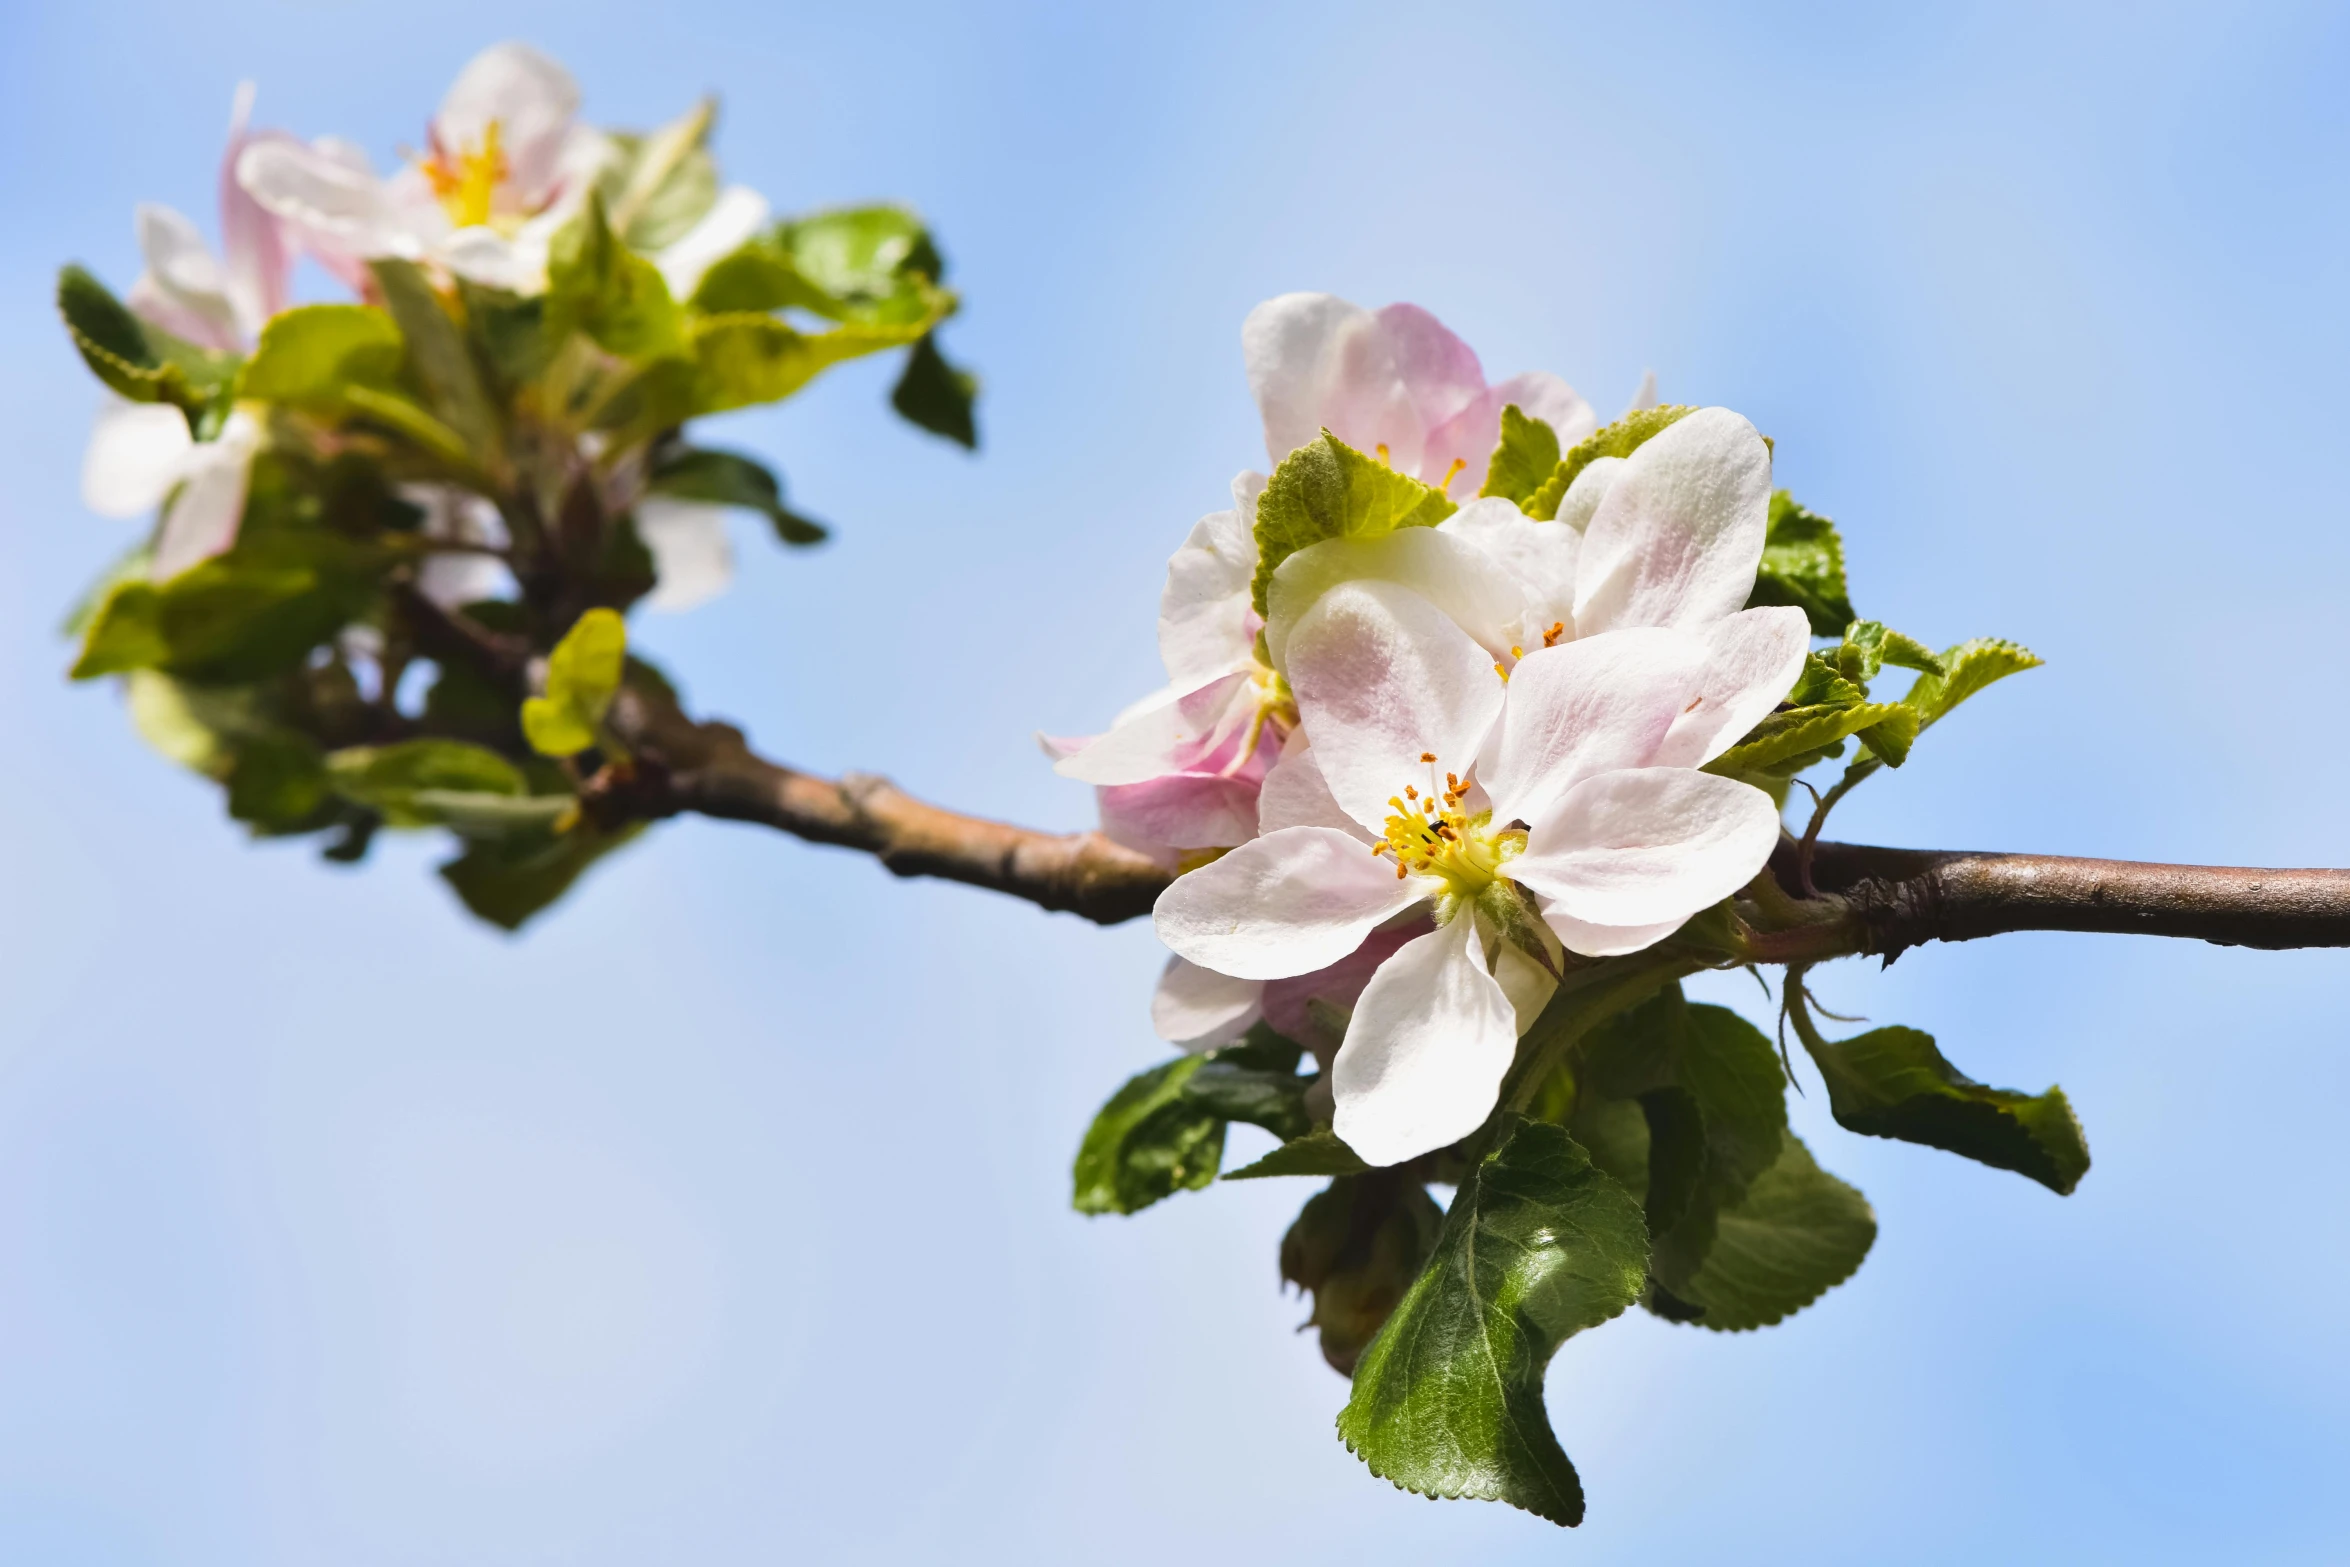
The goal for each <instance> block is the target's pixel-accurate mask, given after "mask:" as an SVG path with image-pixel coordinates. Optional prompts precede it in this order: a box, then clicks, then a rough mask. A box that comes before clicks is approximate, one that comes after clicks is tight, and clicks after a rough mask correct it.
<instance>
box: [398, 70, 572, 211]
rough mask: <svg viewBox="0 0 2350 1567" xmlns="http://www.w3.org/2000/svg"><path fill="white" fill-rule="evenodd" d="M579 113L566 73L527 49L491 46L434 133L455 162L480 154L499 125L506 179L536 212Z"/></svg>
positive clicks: (463, 79) (465, 74) (461, 81)
mask: <svg viewBox="0 0 2350 1567" xmlns="http://www.w3.org/2000/svg"><path fill="white" fill-rule="evenodd" d="M578 113H579V84H578V83H577V82H575V81H573V80H572V79H571V73H570V72H569V71H566V70H565V69H563V67H562V66H560V65H557V64H556V63H555V62H554V61H552V60H550V59H548V58H547V57H546V56H545V55H543V54H541V53H539V52H538V51H537V50H536V49H533V48H531V47H530V46H529V45H528V44H519V43H503V44H493V45H491V46H490V47H489V48H487V49H484V50H483V51H482V52H481V53H479V54H477V55H475V56H474V57H473V59H472V60H471V61H470V62H468V63H467V65H466V67H465V69H464V70H463V71H460V72H459V73H458V75H457V80H456V82H455V84H453V85H452V86H451V87H450V88H449V95H448V96H447V97H445V98H443V99H442V100H441V110H440V113H439V114H437V115H435V116H434V117H433V131H434V134H435V135H436V136H437V137H438V138H439V140H440V145H441V150H442V151H444V152H445V153H447V154H448V155H450V156H452V157H453V156H455V155H457V154H459V153H463V152H475V151H479V150H480V149H481V147H482V144H483V142H484V141H485V139H486V138H487V137H488V135H489V127H490V122H491V121H493V120H495V121H496V122H497V125H498V146H499V150H500V151H501V152H502V153H504V154H505V157H506V166H507V169H508V171H509V173H508V175H507V180H508V182H509V183H510V184H511V185H512V186H513V187H514V189H515V192H516V194H517V195H518V197H519V198H520V199H521V202H522V204H523V205H524V206H525V207H527V208H535V207H536V206H538V205H539V203H540V201H541V200H542V199H543V196H544V193H545V191H546V188H547V187H548V186H549V185H551V184H552V183H553V182H554V177H555V172H556V169H557V167H558V166H559V164H560V162H561V159H562V156H563V151H564V141H565V139H566V136H567V134H568V133H569V131H570V129H571V122H572V120H573V118H574V117H575V116H577V115H578Z"/></svg>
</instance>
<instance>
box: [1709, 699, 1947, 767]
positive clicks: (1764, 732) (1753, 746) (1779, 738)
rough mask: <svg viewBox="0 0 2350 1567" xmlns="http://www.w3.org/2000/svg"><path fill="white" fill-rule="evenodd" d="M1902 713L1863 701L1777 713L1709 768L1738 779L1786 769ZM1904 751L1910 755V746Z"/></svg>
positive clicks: (1891, 704)
mask: <svg viewBox="0 0 2350 1567" xmlns="http://www.w3.org/2000/svg"><path fill="white" fill-rule="evenodd" d="M1899 713H1900V704H1898V703H1894V702H1863V703H1861V704H1859V705H1858V706H1856V707H1832V706H1821V707H1798V708H1792V709H1790V710H1788V711H1787V712H1784V713H1773V714H1772V715H1771V716H1770V717H1768V718H1766V719H1764V720H1763V721H1762V722H1761V723H1759V724H1757V725H1755V726H1754V729H1753V731H1752V732H1751V733H1749V734H1748V735H1747V737H1746V738H1745V739H1743V740H1741V741H1739V742H1738V743H1737V744H1736V745H1734V746H1732V747H1731V748H1730V749H1729V750H1727V751H1724V752H1723V753H1722V754H1721V755H1720V756H1717V757H1715V758H1714V759H1713V760H1712V761H1711V762H1709V763H1707V764H1706V771H1707V772H1713V773H1720V774H1722V775H1723V776H1724V777H1728V778H1735V777H1737V776H1738V775H1739V774H1741V773H1753V772H1761V771H1764V770H1766V769H1777V770H1782V771H1783V770H1784V764H1785V763H1787V762H1788V761H1790V760H1792V759H1795V758H1798V757H1805V756H1808V755H1810V754H1811V753H1813V752H1816V751H1818V750H1820V749H1822V748H1823V747H1826V746H1831V745H1834V744H1835V743H1836V742H1837V741H1839V740H1842V739H1844V738H1846V737H1847V736H1849V735H1856V734H1858V733H1860V732H1861V731H1862V730H1864V729H1867V728H1870V727H1871V726H1872V725H1876V724H1881V723H1883V722H1885V721H1886V720H1887V719H1890V718H1894V717H1896V716H1898V715H1899ZM1903 754H1904V755H1906V754H1907V749H1906V747H1905V748H1904V750H1903Z"/></svg>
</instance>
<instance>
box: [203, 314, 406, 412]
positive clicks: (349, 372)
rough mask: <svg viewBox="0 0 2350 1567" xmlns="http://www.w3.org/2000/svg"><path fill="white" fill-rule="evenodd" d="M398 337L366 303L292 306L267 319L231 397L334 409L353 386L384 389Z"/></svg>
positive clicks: (395, 365)
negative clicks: (234, 394) (258, 344)
mask: <svg viewBox="0 0 2350 1567" xmlns="http://www.w3.org/2000/svg"><path fill="white" fill-rule="evenodd" d="M404 352H405V344H404V342H403V340H402V339H401V336H400V328H399V327H398V326H397V325H396V324H395V323H394V322H393V320H392V318H391V317H390V316H389V315H387V314H386V313H385V312H383V311H381V310H378V309H376V308H375V307H374V306H373V305H296V306H295V307H294V308H293V309H291V310H282V311H280V312H278V313H277V314H276V315H274V316H271V317H270V318H269V321H268V323H267V324H266V325H265V326H263V327H262V328H261V346H260V347H258V348H256V349H254V351H253V357H252V358H250V359H248V360H246V361H245V368H244V371H243V372H242V373H241V374H240V375H239V376H238V377H237V396H239V397H241V398H242V397H251V398H258V399H260V400H261V401H263V402H272V403H284V404H286V405H288V406H289V407H295V408H310V409H316V410H320V411H324V412H330V413H332V412H338V411H340V410H342V409H343V408H344V407H346V406H347V405H348V404H349V403H350V401H351V394H352V392H353V391H354V390H358V391H374V392H378V393H383V392H389V391H391V390H392V389H393V388H394V387H395V386H396V385H397V383H398V380H399V375H400V361H401V358H402V356H403V354H404Z"/></svg>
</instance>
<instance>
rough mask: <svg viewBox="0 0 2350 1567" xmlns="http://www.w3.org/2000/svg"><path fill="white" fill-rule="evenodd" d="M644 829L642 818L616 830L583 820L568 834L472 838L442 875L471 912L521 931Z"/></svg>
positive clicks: (522, 834) (502, 925) (502, 927)
mask: <svg viewBox="0 0 2350 1567" xmlns="http://www.w3.org/2000/svg"><path fill="white" fill-rule="evenodd" d="M643 830H644V824H643V823H642V822H631V823H630V824H629V825H628V826H626V827H624V828H622V829H621V830H620V831H618V832H616V833H607V832H602V831H599V830H598V829H596V828H594V827H592V826H589V825H587V824H586V823H584V822H583V823H581V824H579V825H577V826H575V827H573V828H572V829H571V830H570V831H568V832H560V833H518V834H515V835H512V836H509V837H502V838H494V839H488V840H484V841H477V842H473V843H471V844H469V845H468V846H467V848H466V850H465V852H464V853H463V854H461V855H459V856H458V857H457V858H455V859H453V860H451V861H449V862H448V863H447V864H446V865H443V866H442V867H441V877H442V879H443V880H445V881H447V882H448V884H449V886H450V888H451V889H452V890H454V891H455V892H456V894H457V896H458V897H459V898H460V899H461V900H463V902H464V904H465V907H466V908H467V909H469V910H471V911H472V912H473V914H474V915H476V916H477V917H479V918H481V919H483V920H486V921H488V922H489V923H490V924H492V925H495V926H497V927H498V928H499V929H500V930H520V929H521V928H522V926H523V924H524V922H526V921H527V920H529V919H530V918H531V917H532V916H533V915H535V914H537V913H538V912H539V911H540V910H542V909H545V908H547V907H548V906H549V905H550V904H552V903H554V901H555V900H556V899H557V898H560V897H562V896H563V894H564V893H566V892H568V891H570V890H571V888H572V886H573V885H574V884H575V883H576V882H577V881H578V880H579V878H580V877H581V876H583V875H585V874H586V872H587V870H588V867H589V866H591V865H594V864H595V863H596V862H597V861H598V860H600V859H602V858H603V857H604V856H605V855H607V854H610V853H611V852H612V851H614V850H615V849H618V848H620V847H621V846H623V845H624V844H626V843H628V842H629V841H630V840H631V839H633V838H635V837H636V835H637V834H638V833H639V832H641V831H643Z"/></svg>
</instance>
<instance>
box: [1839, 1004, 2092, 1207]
mask: <svg viewBox="0 0 2350 1567" xmlns="http://www.w3.org/2000/svg"><path fill="white" fill-rule="evenodd" d="M1801 1032H1803V1034H1804V1045H1805V1048H1807V1049H1808V1050H1809V1051H1810V1052H1811V1058H1812V1060H1813V1061H1814V1062H1815V1063H1816V1064H1817V1065H1818V1066H1819V1069H1820V1076H1821V1077H1822V1078H1823V1079H1825V1080H1826V1082H1827V1085H1828V1108H1829V1110H1830V1112H1832V1113H1833V1114H1834V1115H1835V1117H1836V1121H1837V1124H1839V1125H1841V1126H1844V1127H1846V1128H1848V1129H1849V1130H1851V1131H1855V1132H1861V1133H1864V1134H1866V1135H1867V1136H1870V1137H1891V1138H1897V1139H1899V1140H1900V1141H1902V1142H1910V1143H1924V1144H1925V1145H1926V1146H1928V1147H1930V1148H1941V1149H1944V1150H1947V1151H1948V1152H1950V1153H1955V1154H1963V1155H1965V1156H1966V1157H1967V1158H1969V1159H1973V1160H1976V1161H1978V1162H1979V1163H1982V1164H1987V1165H1991V1166H1992V1167H1994V1168H1995V1169H2001V1170H2013V1171H2015V1172H2016V1173H2017V1174H2019V1175H2026V1176H2029V1177H2031V1178H2032V1179H2033V1180H2035V1181H2038V1182H2039V1183H2040V1184H2041V1185H2043V1186H2045V1187H2047V1188H2048V1189H2049V1190H2050V1191H2053V1192H2055V1193H2057V1194H2058V1195H2060V1196H2069V1195H2070V1194H2071V1192H2072V1190H2073V1188H2074V1187H2076V1186H2078V1185H2079V1184H2080V1183H2081V1177H2082V1176H2084V1175H2086V1174H2087V1173H2088V1172H2089V1144H2088V1142H2087V1140H2086V1139H2085V1138H2083V1137H2082V1135H2081V1123H2080V1121H2079V1120H2077V1119H2076V1118H2075V1117H2074V1115H2073V1107H2072V1104H2071V1103H2070V1102H2069V1101H2068V1100H2067V1099H2066V1098H2065V1096H2064V1090H2063V1089H2061V1088H2051V1089H2049V1090H2048V1091H2047V1092H2046V1093H2041V1094H2024V1093H2018V1092H2017V1091H2015V1090H2014V1089H2010V1088H1988V1087H1985V1086H1984V1085H1983V1084H1981V1083H1978V1082H1976V1081H1975V1080H1974V1079H1973V1078H1971V1077H1968V1076H1967V1075H1966V1074H1965V1073H1963V1072H1961V1071H1959V1070H1958V1068H1956V1067H1954V1066H1952V1065H1951V1064H1950V1062H1949V1061H1948V1060H1946V1059H1945V1058H1944V1057H1943V1055H1942V1052H1941V1051H1940V1050H1939V1049H1938V1048H1936V1046H1935V1044H1934V1036H1933V1035H1931V1034H1924V1033H1920V1032H1919V1031H1918V1030H1916V1029H1914V1028H1876V1029H1871V1030H1869V1032H1867V1033H1865V1034H1862V1035H1860V1036H1859V1037H1858V1038H1854V1039H1846V1040H1837V1041H1830V1040H1825V1039H1821V1038H1819V1037H1818V1035H1817V1034H1816V1032H1813V1031H1811V1030H1808V1029H1806V1030H1802V1031H1801Z"/></svg>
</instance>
